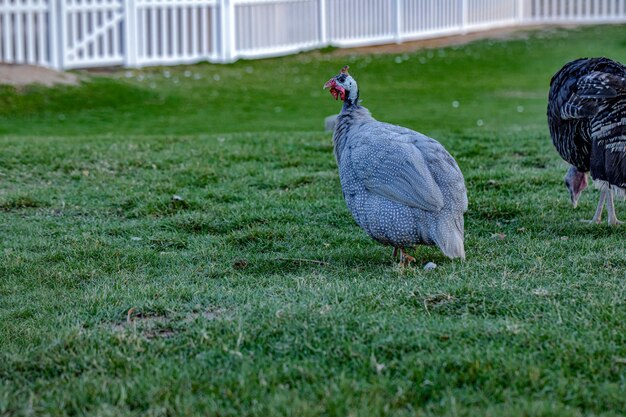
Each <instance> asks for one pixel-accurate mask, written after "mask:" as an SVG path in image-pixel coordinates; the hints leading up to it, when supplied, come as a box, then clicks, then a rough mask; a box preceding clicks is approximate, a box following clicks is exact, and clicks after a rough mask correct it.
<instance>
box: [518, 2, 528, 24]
mask: <svg viewBox="0 0 626 417" xmlns="http://www.w3.org/2000/svg"><path fill="white" fill-rule="evenodd" d="M525 2H526V0H517V23H518V24H521V23H524V20H525V19H524V3H525Z"/></svg>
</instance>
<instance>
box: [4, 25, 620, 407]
mask: <svg viewBox="0 0 626 417" xmlns="http://www.w3.org/2000/svg"><path fill="white" fill-rule="evenodd" d="M625 35H626V27H625V26H603V27H587V28H578V29H567V30H565V29H550V30H544V31H533V32H528V33H525V34H521V35H520V36H516V37H514V38H513V39H498V40H485V41H478V42H475V43H472V44H469V45H463V46H453V47H448V48H442V49H435V50H421V51H415V52H407V53H406V54H400V55H398V54H395V55H358V54H351V53H348V54H343V55H341V53H342V52H341V51H322V52H311V53H305V54H300V55H296V56H291V57H285V58H277V59H270V60H260V61H241V62H237V63H235V64H232V65H209V64H199V65H194V66H184V67H175V68H146V69H143V70H132V71H130V70H129V71H126V70H117V71H113V72H110V73H106V74H96V75H93V74H92V75H89V76H86V77H87V78H86V79H85V82H84V83H83V84H82V85H81V86H77V87H56V88H51V89H50V88H44V87H29V88H26V89H20V90H15V89H14V88H12V87H0V135H2V136H0V149H1V151H0V416H3V417H4V416H26V415H37V416H39V415H50V416H62V415H98V416H139V415H142V416H144V415H145V416H173V415H185V416H191V415H210V416H278V415H293V416H296V415H297V416H383V415H394V416H413V415H418V416H440V415H444V416H494V417H495V416H498V417H499V416H510V417H519V416H620V415H624V414H623V413H624V410H626V248H625V245H624V239H625V238H626V227H624V226H621V227H618V228H610V227H608V226H607V225H606V224H602V225H599V226H596V225H589V224H586V223H583V222H580V221H579V220H580V219H583V218H587V219H589V218H591V216H592V215H593V210H594V208H595V204H596V203H597V198H598V192H597V191H596V190H593V189H590V190H588V191H586V192H585V193H584V194H583V196H582V198H581V201H580V204H579V207H578V208H577V209H576V210H574V209H572V207H571V205H570V204H569V196H568V194H567V191H566V189H565V187H564V186H563V181H562V177H563V175H564V173H565V170H566V165H565V163H564V162H563V161H561V159H560V158H559V156H558V155H557V153H556V151H555V150H554V149H553V147H552V144H551V142H550V139H549V135H548V130H547V125H546V118H545V108H546V97H547V90H548V86H549V81H550V77H551V76H552V74H553V73H554V72H555V71H556V70H558V69H559V68H560V67H561V66H562V65H563V64H564V63H565V62H567V61H568V60H571V59H574V58H578V57H580V56H601V55H604V56H608V57H612V58H614V59H617V60H621V61H623V62H626V42H625V41H624V39H625ZM346 63H347V64H349V65H350V66H351V73H352V74H353V76H354V77H355V78H356V79H357V81H359V85H360V87H361V97H362V99H363V104H364V105H365V106H366V107H368V108H369V109H370V110H371V111H372V113H373V115H374V116H375V117H377V118H379V119H380V120H385V121H389V122H392V123H397V124H402V125H405V126H408V127H411V128H414V129H417V130H419V131H421V132H423V133H426V134H429V135H432V136H433V137H435V138H437V139H438V140H439V141H440V142H441V143H443V144H444V145H445V146H446V148H447V149H448V150H449V151H450V153H451V154H452V155H454V156H455V158H456V159H457V161H458V163H459V165H460V167H461V169H462V171H463V173H464V175H465V179H466V184H467V187H468V196H469V200H470V204H469V210H468V212H467V214H466V251H467V259H466V261H464V262H460V261H450V260H447V259H446V258H444V257H443V255H442V254H441V253H440V252H439V251H438V250H437V249H436V248H432V247H419V248H417V249H415V250H414V251H412V252H411V253H413V254H414V256H416V258H418V265H417V266H415V267H410V268H404V269H403V268H400V267H398V266H397V265H396V264H395V263H394V261H393V260H392V258H391V249H390V248H387V247H383V246H381V245H379V244H377V243H375V242H373V241H372V240H370V239H369V238H368V237H367V236H366V235H365V233H364V232H363V231H361V230H360V229H359V228H358V227H357V226H356V225H355V223H354V221H353V220H352V218H351V216H350V214H349V212H348V211H347V208H346V207H345V203H344V201H343V198H342V194H341V189H340V185H339V180H338V176H337V170H336V165H335V161H334V157H333V155H332V139H331V134H329V133H324V132H323V130H322V126H323V118H324V117H325V116H327V115H329V114H333V113H336V112H338V111H339V108H340V105H339V103H337V102H335V101H334V100H332V97H331V96H330V94H328V92H327V91H322V84H323V83H324V82H325V81H326V80H327V79H328V78H330V77H331V76H332V75H334V74H336V73H337V72H338V70H339V69H340V68H341V67H342V66H343V65H345V64H346ZM617 211H618V216H621V217H622V218H623V219H622V220H624V218H626V204H624V203H623V202H621V201H620V202H618V204H617ZM428 261H434V262H436V263H437V264H438V268H437V269H435V270H434V271H424V270H423V269H422V268H421V265H422V264H424V263H425V262H428Z"/></svg>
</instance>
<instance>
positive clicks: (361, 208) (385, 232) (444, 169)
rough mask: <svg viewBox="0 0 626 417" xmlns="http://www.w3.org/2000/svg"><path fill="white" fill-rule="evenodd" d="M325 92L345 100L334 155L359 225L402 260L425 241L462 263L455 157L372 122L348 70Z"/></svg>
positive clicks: (409, 133)
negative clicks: (413, 247) (404, 250)
mask: <svg viewBox="0 0 626 417" xmlns="http://www.w3.org/2000/svg"><path fill="white" fill-rule="evenodd" d="M325 87H327V88H330V89H331V93H332V94H333V96H335V97H337V98H338V97H339V96H341V97H345V99H344V104H343V108H342V111H341V113H340V114H339V116H338V117H337V122H336V126H335V130H334V135H333V142H334V153H335V158H336V160H337V165H338V168H339V178H340V181H341V188H342V190H343V195H344V198H345V200H346V203H347V205H348V209H349V210H350V212H351V213H352V215H353V217H354V219H355V220H356V222H357V224H358V225H359V226H361V227H362V228H363V229H364V230H365V231H366V232H367V233H368V234H369V235H370V236H371V237H372V238H373V239H375V240H376V241H378V242H380V243H382V244H385V245H390V246H393V247H394V248H395V249H396V250H400V253H401V256H402V255H403V248H406V247H411V246H414V245H417V244H425V245H437V246H438V247H439V248H440V249H441V250H442V251H443V252H444V254H445V255H446V256H448V257H450V258H457V257H458V258H464V257H465V249H464V244H463V234H464V224H463V213H464V212H465V211H466V210H467V194H466V190H465V183H464V180H463V174H462V173H461V171H460V169H459V167H458V165H457V164H456V161H455V160H454V158H452V156H451V155H450V154H449V153H448V152H447V151H446V150H445V149H444V147H443V146H441V144H440V143H439V142H437V141H436V140H434V139H431V138H429V137H427V136H425V135H423V134H421V133H418V132H415V131H413V130H410V129H406V128H403V127H400V126H395V125H391V124H388V123H383V122H379V121H377V120H375V119H374V118H373V117H372V116H371V115H370V112H369V111H368V110H367V109H366V108H364V107H362V106H361V105H360V104H359V103H358V97H359V94H358V88H357V85H356V81H354V79H353V78H352V77H351V76H349V75H348V74H347V69H344V70H342V73H340V74H339V75H338V76H336V77H334V78H331V80H329V81H328V82H327V83H326V85H325ZM394 253H395V251H394Z"/></svg>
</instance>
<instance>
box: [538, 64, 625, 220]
mask: <svg viewBox="0 0 626 417" xmlns="http://www.w3.org/2000/svg"><path fill="white" fill-rule="evenodd" d="M548 125H549V127H550V134H551V137H552V142H553V144H554V146H555V147H556V149H557V151H558V152H559V154H560V155H561V157H562V158H563V159H564V160H565V161H567V162H568V163H570V164H571V165H572V167H571V168H570V170H569V171H568V174H567V175H566V177H565V184H566V186H567V187H568V189H569V191H570V196H571V198H572V203H573V204H574V206H576V204H577V201H578V197H579V196H580V193H581V192H582V190H583V189H584V188H585V187H586V185H587V181H586V173H587V172H591V177H592V178H593V180H594V184H595V185H596V187H598V188H599V189H600V190H601V195H600V202H599V204H598V208H597V209H596V214H595V215H594V217H593V219H592V221H593V222H596V223H599V222H600V221H601V215H602V210H603V205H604V202H605V201H606V204H607V211H608V217H609V223H610V224H617V223H620V222H619V221H618V220H617V217H616V216H615V208H614V203H613V194H618V195H624V194H625V190H626V67H624V66H623V65H622V64H620V63H618V62H615V61H612V60H610V59H607V58H582V59H578V60H576V61H572V62H570V63H568V64H566V65H565V66H564V67H563V68H562V69H561V70H559V71H558V72H557V73H556V74H555V75H554V77H552V80H551V82H550V93H549V97H548Z"/></svg>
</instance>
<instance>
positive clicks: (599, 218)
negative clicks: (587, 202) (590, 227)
mask: <svg viewBox="0 0 626 417" xmlns="http://www.w3.org/2000/svg"><path fill="white" fill-rule="evenodd" d="M606 193H607V191H606V190H602V191H601V192H600V201H598V208H596V214H594V215H593V219H591V221H590V223H595V224H600V223H601V222H602V210H604V200H606ZM608 193H609V194H610V193H611V191H608ZM608 209H609V208H608V207H607V210H608Z"/></svg>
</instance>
